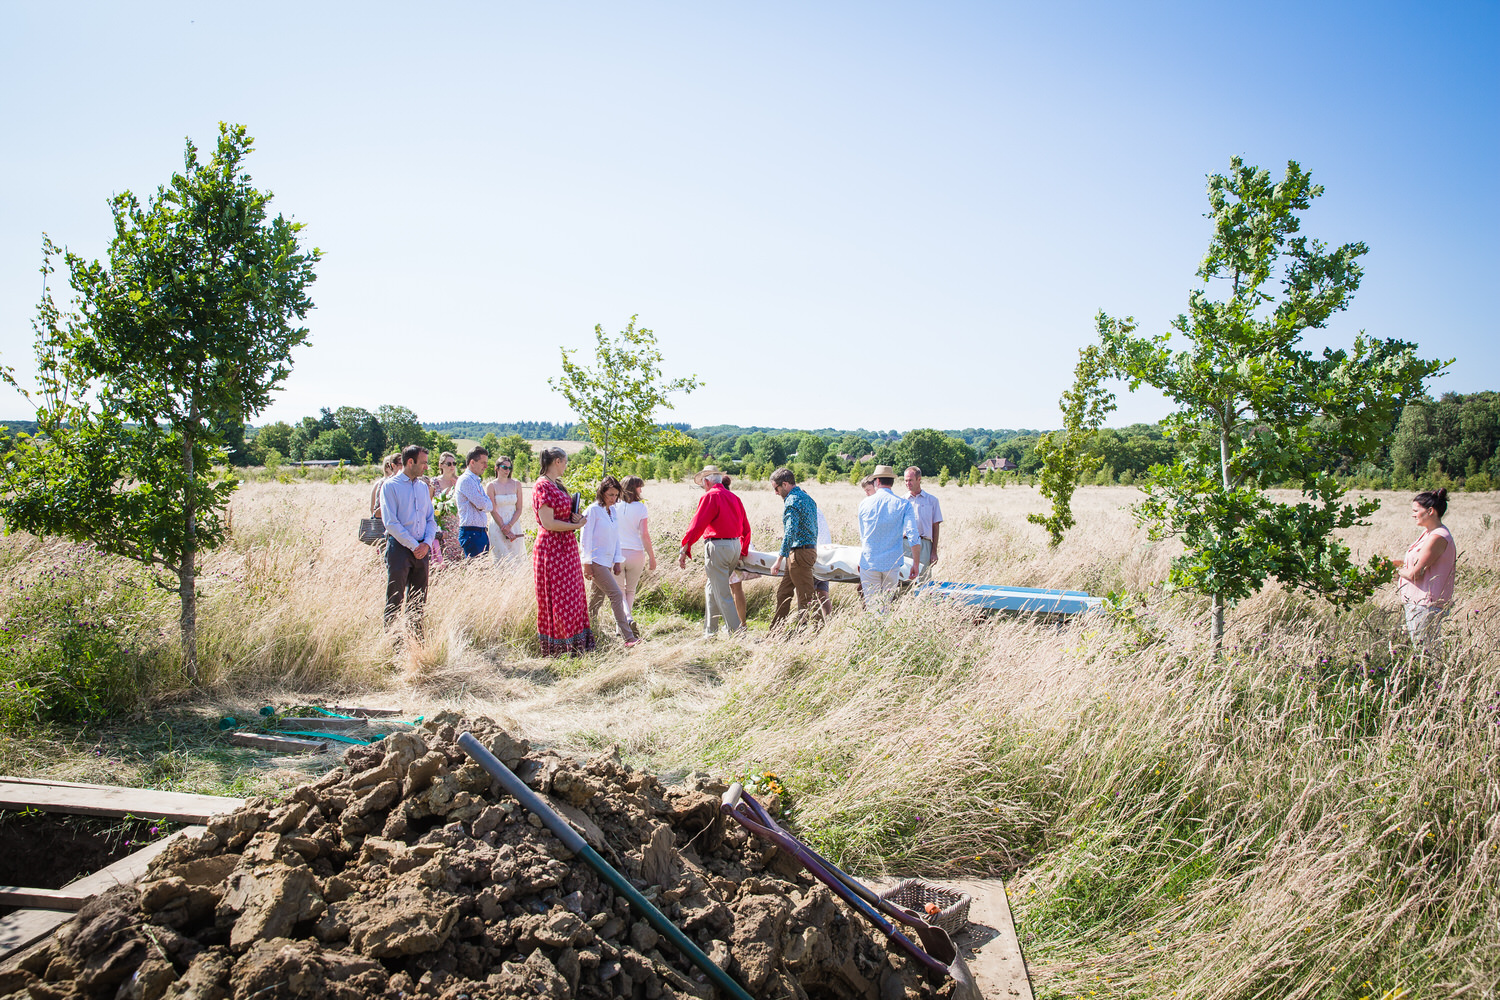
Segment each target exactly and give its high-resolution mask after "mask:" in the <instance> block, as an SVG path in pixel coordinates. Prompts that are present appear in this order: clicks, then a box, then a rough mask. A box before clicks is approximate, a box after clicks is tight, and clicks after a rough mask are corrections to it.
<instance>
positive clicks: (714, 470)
mask: <svg viewBox="0 0 1500 1000" xmlns="http://www.w3.org/2000/svg"><path fill="white" fill-rule="evenodd" d="M723 474H724V471H723V470H722V469H720V468H719V467H718V466H717V465H705V466H704V467H703V471H702V472H700V473H698V474H697V475H695V476H694V477H693V482H695V483H697V484H698V485H699V486H702V485H703V480H704V479H705V478H707V477H708V476H722V475H723Z"/></svg>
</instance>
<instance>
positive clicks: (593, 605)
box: [582, 476, 640, 649]
mask: <svg viewBox="0 0 1500 1000" xmlns="http://www.w3.org/2000/svg"><path fill="white" fill-rule="evenodd" d="M619 499H620V481H619V480H618V479H616V478H615V477H614V476H605V477H604V478H603V479H601V480H600V481H599V489H598V490H597V491H596V492H595V494H594V502H593V503H591V504H589V508H588V510H587V511H586V512H585V513H584V522H583V531H582V535H583V538H582V544H583V573H584V576H586V577H588V579H589V621H591V622H597V621H599V606H600V605H601V604H603V603H604V601H605V599H606V598H608V600H609V606H610V608H611V609H613V610H614V613H615V624H616V625H617V626H619V629H620V638H622V639H624V640H625V648H626V649H629V648H630V647H631V646H634V645H635V644H636V643H638V642H640V639H639V638H637V637H636V631H635V622H633V621H631V619H630V611H629V610H628V609H627V608H626V607H625V592H624V591H623V590H622V589H621V588H620V583H619V579H617V578H623V577H624V573H625V554H624V552H623V551H621V549H620V526H619V523H618V520H617V518H618V514H617V512H616V510H615V501H617V500H619ZM597 633H598V630H597V629H596V635H597Z"/></svg>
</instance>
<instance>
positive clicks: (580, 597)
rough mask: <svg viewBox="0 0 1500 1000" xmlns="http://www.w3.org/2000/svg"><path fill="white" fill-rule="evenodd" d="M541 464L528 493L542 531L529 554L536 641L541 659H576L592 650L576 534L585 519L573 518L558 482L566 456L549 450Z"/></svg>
mask: <svg viewBox="0 0 1500 1000" xmlns="http://www.w3.org/2000/svg"><path fill="white" fill-rule="evenodd" d="M541 464H542V472H541V475H539V476H537V479H536V485H535V486H533V487H532V490H531V505H532V506H533V507H534V508H535V509H536V520H537V524H539V525H541V529H542V530H541V531H539V532H537V539H536V545H535V546H534V547H533V548H532V550H531V568H532V572H533V575H534V576H535V578H536V636H537V640H538V641H539V642H540V643H541V646H542V655H543V656H561V655H562V654H564V653H571V654H572V655H574V656H577V655H578V654H579V653H586V652H588V651H589V650H591V649H593V648H594V633H593V632H592V631H591V630H590V629H589V608H588V599H587V598H586V597H585V596H584V591H583V563H582V562H581V561H580V560H579V558H578V536H577V534H576V532H577V531H578V529H579V528H582V527H583V524H584V518H583V515H582V514H574V513H573V498H572V496H570V495H569V493H568V491H567V490H565V489H564V488H563V487H562V484H561V483H560V482H559V480H560V479H561V478H562V474H563V473H564V472H566V471H567V468H568V456H567V455H566V454H564V453H563V450H562V449H561V448H548V449H546V450H544V451H543V452H542V454H541Z"/></svg>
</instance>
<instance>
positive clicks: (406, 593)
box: [385, 536, 432, 636]
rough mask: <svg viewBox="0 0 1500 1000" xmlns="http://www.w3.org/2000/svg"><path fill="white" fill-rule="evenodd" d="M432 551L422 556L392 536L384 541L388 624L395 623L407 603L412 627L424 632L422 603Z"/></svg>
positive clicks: (423, 602) (386, 619)
mask: <svg viewBox="0 0 1500 1000" xmlns="http://www.w3.org/2000/svg"><path fill="white" fill-rule="evenodd" d="M431 561H432V553H431V551H429V552H428V553H427V555H426V556H425V557H423V558H421V559H418V558H416V557H415V556H413V555H412V553H411V549H409V548H407V547H406V546H405V545H402V544H401V543H400V542H398V541H396V540H395V539H394V538H391V537H390V536H387V537H386V540H385V623H386V624H387V625H390V624H392V623H393V622H395V620H396V616H397V615H398V614H400V613H401V604H402V602H403V601H404V602H406V603H407V604H408V605H409V610H410V611H411V615H412V627H413V629H415V631H416V633H417V635H418V636H420V635H421V634H422V605H423V604H425V603H426V602H427V568H428V566H429V565H430V564H431Z"/></svg>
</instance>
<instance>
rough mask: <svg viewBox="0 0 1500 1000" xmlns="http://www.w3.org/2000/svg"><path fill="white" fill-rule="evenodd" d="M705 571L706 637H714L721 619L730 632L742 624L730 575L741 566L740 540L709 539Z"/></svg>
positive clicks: (736, 630)
mask: <svg viewBox="0 0 1500 1000" xmlns="http://www.w3.org/2000/svg"><path fill="white" fill-rule="evenodd" d="M703 561H704V568H705V569H706V570H707V571H708V580H707V581H705V582H704V584H703V634H704V635H705V636H712V635H713V634H714V633H715V632H717V631H718V630H719V619H721V618H722V619H723V620H724V624H725V626H726V627H728V629H729V631H731V632H738V631H739V630H740V626H741V625H742V624H743V623H742V622H741V621H740V614H739V612H738V611H736V610H735V607H734V592H733V591H731V590H730V589H729V574H730V573H733V572H734V568H735V567H736V566H738V565H739V564H740V540H739V539H738V538H710V539H709V540H708V541H706V542H705V543H704V544H703Z"/></svg>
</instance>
